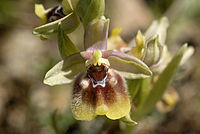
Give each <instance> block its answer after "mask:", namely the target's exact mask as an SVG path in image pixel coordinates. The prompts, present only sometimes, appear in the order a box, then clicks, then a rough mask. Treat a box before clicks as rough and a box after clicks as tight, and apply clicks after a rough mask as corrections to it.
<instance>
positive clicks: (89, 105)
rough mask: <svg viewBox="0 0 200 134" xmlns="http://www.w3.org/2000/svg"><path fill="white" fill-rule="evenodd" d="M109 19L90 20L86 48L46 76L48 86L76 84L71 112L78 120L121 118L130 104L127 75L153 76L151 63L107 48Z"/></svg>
mask: <svg viewBox="0 0 200 134" xmlns="http://www.w3.org/2000/svg"><path fill="white" fill-rule="evenodd" d="M108 29H109V19H106V18H105V17H104V16H103V17H101V18H99V19H95V20H93V21H92V22H90V23H89V24H88V25H87V27H86V29H85V35H84V51H81V52H78V53H74V54H71V55H68V56H67V57H66V58H64V59H63V60H62V61H60V62H59V63H58V64H56V65H55V66H54V67H53V68H52V69H50V70H49V71H48V72H47V74H46V76H45V79H44V83H45V84H48V85H51V86H53V85H60V84H71V83H73V94H72V104H71V107H72V112H73V115H74V117H75V119H77V120H92V119H94V118H95V117H96V116H97V115H106V116H107V117H108V118H110V119H113V120H115V119H120V118H122V117H124V116H126V115H128V114H129V112H130V109H131V106H130V100H129V95H128V92H127V86H126V82H125V78H128V79H136V78H145V77H149V76H151V74H152V72H151V71H150V69H149V68H148V66H147V65H146V64H145V63H144V62H142V61H141V60H139V59H138V58H136V57H134V56H131V55H128V54H125V53H122V52H117V51H114V50H107V38H108Z"/></svg>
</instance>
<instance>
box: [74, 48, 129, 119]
mask: <svg viewBox="0 0 200 134" xmlns="http://www.w3.org/2000/svg"><path fill="white" fill-rule="evenodd" d="M86 68H87V71H86V72H84V73H81V74H79V75H78V76H77V78H76V80H75V82H74V92H73V101H72V112H73V114H74V117H75V118H76V119H77V120H92V119H93V118H95V116H96V115H106V116H107V117H108V118H110V119H119V118H122V117H124V116H126V115H128V113H129V112H130V100H129V96H128V94H127V89H126V84H125V80H124V79H123V77H122V76H121V75H120V74H119V73H118V72H117V71H115V70H113V69H110V68H109V61H108V60H107V59H104V58H102V54H101V51H100V50H98V49H96V50H94V52H93V57H92V59H90V60H88V61H86Z"/></svg>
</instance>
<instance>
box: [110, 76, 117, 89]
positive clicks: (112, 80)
mask: <svg viewBox="0 0 200 134" xmlns="http://www.w3.org/2000/svg"><path fill="white" fill-rule="evenodd" d="M109 84H110V86H111V87H114V86H115V85H116V84H117V80H116V78H115V77H114V76H113V77H112V78H111V79H110V81H109Z"/></svg>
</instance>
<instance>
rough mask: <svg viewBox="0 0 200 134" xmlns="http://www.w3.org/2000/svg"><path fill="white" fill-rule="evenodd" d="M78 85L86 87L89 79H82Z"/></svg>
mask: <svg viewBox="0 0 200 134" xmlns="http://www.w3.org/2000/svg"><path fill="white" fill-rule="evenodd" d="M80 86H81V87H82V88H83V89H86V88H88V86H89V81H88V80H85V79H83V80H82V81H81V83H80Z"/></svg>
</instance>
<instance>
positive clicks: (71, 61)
mask: <svg viewBox="0 0 200 134" xmlns="http://www.w3.org/2000/svg"><path fill="white" fill-rule="evenodd" d="M82 71H85V60H84V59H83V58H82V56H81V55H80V53H76V54H73V55H70V56H68V57H66V58H65V59H64V60H62V61H60V62H59V63H57V64H56V65H55V66H54V67H53V68H51V69H50V70H49V71H48V72H47V73H46V75H45V78H44V81H43V82H44V83H45V84H47V85H50V86H55V85H62V84H70V83H72V82H73V80H74V79H75V77H76V75H77V74H79V73H80V72H82Z"/></svg>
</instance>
